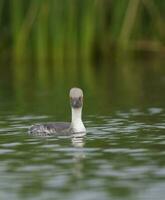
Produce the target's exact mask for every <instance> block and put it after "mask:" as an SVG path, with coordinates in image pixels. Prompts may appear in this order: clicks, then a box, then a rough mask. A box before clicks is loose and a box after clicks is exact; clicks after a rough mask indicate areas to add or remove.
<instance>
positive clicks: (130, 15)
mask: <svg viewBox="0 0 165 200" xmlns="http://www.w3.org/2000/svg"><path fill="white" fill-rule="evenodd" d="M164 19H165V1H164V0H28V1H23V0H0V98H2V100H3V96H6V98H8V96H10V97H11V93H12V95H13V96H15V98H16V99H18V102H19V103H18V104H19V105H21V102H22V104H23V103H24V102H25V99H29V101H33V100H34V96H35V95H37V94H38V95H39V94H40V93H44V94H45V93H49V94H51V92H52V91H55V92H56V94H57V96H58V95H59V94H60V93H66V94H67V93H68V90H69V88H70V87H72V86H75V85H76V86H80V87H83V88H84V89H86V90H87V91H88V94H91V96H94V97H95V98H97V96H98V93H97V92H98V91H100V96H103V98H104V97H105V96H106V95H109V96H110V97H109V98H106V99H107V100H108V102H109V99H113V101H114V102H117V99H118V100H119V101H121V99H125V102H128V99H129V101H131V100H132V102H133V103H134V102H138V103H139V104H140V102H141V101H142V99H141V97H142V96H143V90H145V84H147V83H145V80H149V77H147V76H148V74H149V72H148V67H149V68H150V71H151V72H153V73H151V74H154V75H153V77H156V78H157V79H159V77H160V76H162V75H161V74H162V73H164V69H163V66H164V55H165V46H164V44H165V28H164V21H165V20H164ZM146 52H150V53H151V56H150V57H148V56H146ZM139 54H140V59H139V58H137V55H139ZM141 55H142V56H143V58H142V59H141ZM153 55H156V59H155V56H153ZM157 55H158V58H157ZM151 58H152V59H151ZM162 58H163V59H162ZM3 60H4V62H3ZM137 61H138V62H137ZM140 62H141V63H140ZM160 66H161V67H160ZM144 68H146V69H144ZM144 77H145V78H144ZM161 80H164V79H163V78H162V79H161ZM160 85H161V84H160ZM162 85H163V83H162ZM162 90H163V89H162ZM111 91H113V92H111ZM95 93H96V94H95ZM102 93H104V94H102ZM118 93H119V94H118ZM151 93H152V92H151ZM9 94H10V95H9ZM140 94H141V97H140ZM39 96H40V95H39ZM143 100H144V99H143ZM37 102H38V100H37ZM100 102H104V100H103V99H102V101H100ZM133 103H130V104H133ZM44 104H45V102H44Z"/></svg>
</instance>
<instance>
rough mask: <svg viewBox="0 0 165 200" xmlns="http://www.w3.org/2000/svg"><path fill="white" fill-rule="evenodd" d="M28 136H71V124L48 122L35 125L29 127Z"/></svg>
mask: <svg viewBox="0 0 165 200" xmlns="http://www.w3.org/2000/svg"><path fill="white" fill-rule="evenodd" d="M29 134H31V135H38V136H50V135H71V134H72V129H71V123H67V122H55V123H53V122H49V123H44V124H35V125H33V126H31V127H30V129H29Z"/></svg>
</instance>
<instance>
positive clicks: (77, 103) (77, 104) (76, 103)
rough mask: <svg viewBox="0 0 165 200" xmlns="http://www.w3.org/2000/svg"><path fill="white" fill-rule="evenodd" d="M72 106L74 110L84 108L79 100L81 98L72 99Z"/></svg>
mask: <svg viewBox="0 0 165 200" xmlns="http://www.w3.org/2000/svg"><path fill="white" fill-rule="evenodd" d="M71 106H72V107H73V108H80V107H82V102H81V99H79V98H71Z"/></svg>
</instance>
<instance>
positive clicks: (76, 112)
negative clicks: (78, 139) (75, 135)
mask: <svg viewBox="0 0 165 200" xmlns="http://www.w3.org/2000/svg"><path fill="white" fill-rule="evenodd" d="M81 114H82V108H76V109H75V108H72V122H71V126H72V129H73V131H74V132H85V131H86V129H85V126H84V124H83V122H82V119H81Z"/></svg>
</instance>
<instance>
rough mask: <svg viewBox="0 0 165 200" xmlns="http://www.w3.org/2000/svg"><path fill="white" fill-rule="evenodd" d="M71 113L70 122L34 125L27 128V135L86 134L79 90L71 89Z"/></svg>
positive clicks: (81, 94)
mask: <svg viewBox="0 0 165 200" xmlns="http://www.w3.org/2000/svg"><path fill="white" fill-rule="evenodd" d="M69 97H70V105H71V112H72V121H71V123H69V122H52V123H51V122H50V123H44V124H35V125H32V126H31V127H30V128H29V134H32V135H38V136H48V135H71V134H73V133H79V132H83V133H85V132H86V129H85V126H84V124H83V122H82V118H81V115H82V107H83V91H82V90H81V89H80V88H72V89H71V90H70V93H69Z"/></svg>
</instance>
